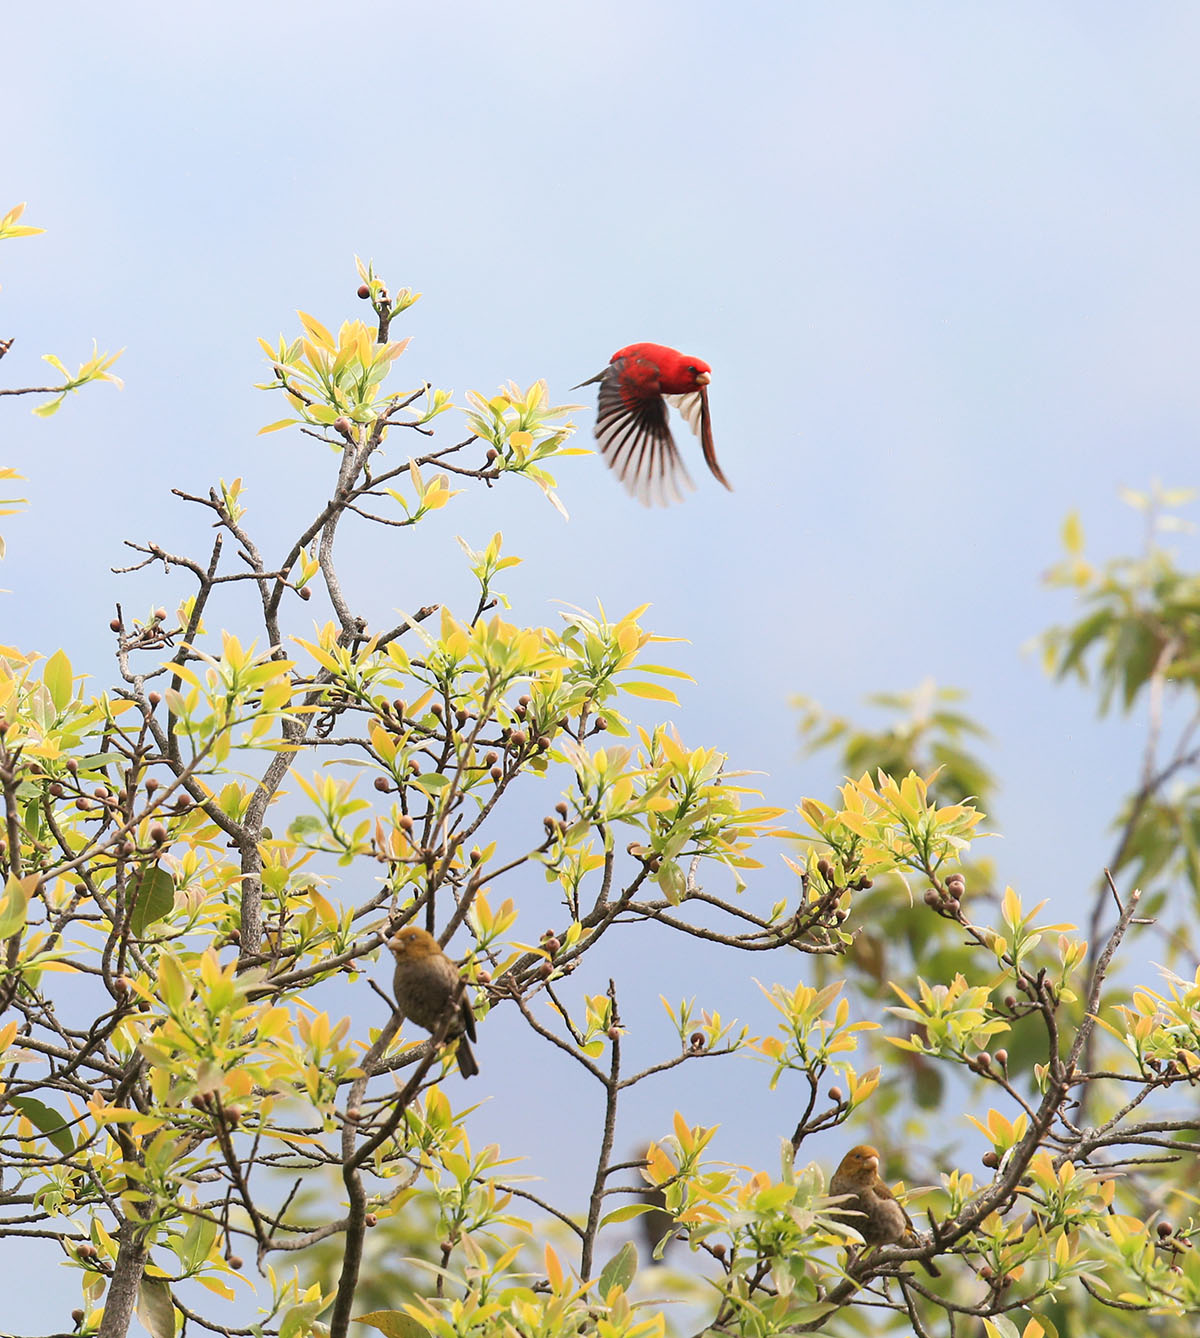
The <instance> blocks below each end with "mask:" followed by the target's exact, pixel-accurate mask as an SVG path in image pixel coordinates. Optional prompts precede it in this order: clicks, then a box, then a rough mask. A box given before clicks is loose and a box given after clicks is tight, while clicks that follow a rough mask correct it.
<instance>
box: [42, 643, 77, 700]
mask: <svg viewBox="0 0 1200 1338" xmlns="http://www.w3.org/2000/svg"><path fill="white" fill-rule="evenodd" d="M42 682H43V683H45V685H46V689H47V691H48V692H49V693H50V700H51V701H52V702H53V703H54V709H55V710H56V711H62V710H65V709H66V707H68V706H69V705H70V704H71V698H72V697H73V696H74V682H73V680H72V677H71V661H70V660H68V659H67V657H66V656H65V655H64V654H63V652H62V651H61V650H56V651H55V652H54V654H53V655H51V656H50V658H49V659H48V660H47V661H46V667H45V668H44V669H43V670H42Z"/></svg>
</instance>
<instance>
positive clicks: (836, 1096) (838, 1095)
mask: <svg viewBox="0 0 1200 1338" xmlns="http://www.w3.org/2000/svg"><path fill="white" fill-rule="evenodd" d="M829 1099H830V1101H836V1102H837V1104H838V1105H839V1106H840V1105H841V1104H842V1100H843V1097H842V1089H841V1088H840V1087H831V1088H830V1089H829Z"/></svg>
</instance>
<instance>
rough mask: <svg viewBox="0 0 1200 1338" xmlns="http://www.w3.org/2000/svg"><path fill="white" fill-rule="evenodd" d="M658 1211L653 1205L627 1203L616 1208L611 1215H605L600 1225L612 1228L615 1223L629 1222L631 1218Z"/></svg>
mask: <svg viewBox="0 0 1200 1338" xmlns="http://www.w3.org/2000/svg"><path fill="white" fill-rule="evenodd" d="M657 1211H658V1209H657V1208H656V1207H655V1205H654V1204H653V1203H626V1204H624V1205H623V1206H622V1207H620V1208H614V1209H613V1210H612V1212H611V1213H605V1214H604V1217H603V1220H602V1221H601V1223H600V1225H601V1226H602V1227H606V1226H612V1225H613V1224H614V1223H615V1222H628V1221H629V1220H630V1219H631V1218H634V1217H641V1216H642V1215H643V1214H644V1213H653V1212H657Z"/></svg>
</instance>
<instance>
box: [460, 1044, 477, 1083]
mask: <svg viewBox="0 0 1200 1338" xmlns="http://www.w3.org/2000/svg"><path fill="white" fill-rule="evenodd" d="M456 1058H457V1059H458V1071H459V1073H461V1074H462V1076H463V1077H464V1078H473V1077H474V1076H475V1075H476V1074H477V1073H478V1072H479V1065H478V1064H477V1063H476V1062H475V1052H474V1051H473V1050H472V1049H471V1045H470V1042H469V1041H468V1040H467V1038H466V1037H465V1036H460V1037H459V1038H458V1054H457V1056H456Z"/></svg>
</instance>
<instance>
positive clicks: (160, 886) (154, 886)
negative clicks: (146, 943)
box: [130, 864, 175, 938]
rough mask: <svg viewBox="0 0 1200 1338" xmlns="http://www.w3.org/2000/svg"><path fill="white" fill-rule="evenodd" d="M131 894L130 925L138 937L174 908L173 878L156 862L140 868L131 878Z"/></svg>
mask: <svg viewBox="0 0 1200 1338" xmlns="http://www.w3.org/2000/svg"><path fill="white" fill-rule="evenodd" d="M131 894H132V896H133V915H132V917H131V918H130V926H131V927H132V929H133V932H134V933H135V934H136V935H137V937H138V938H141V937H142V936H143V935H144V934H145V932H146V930H147V929H149V928H150V926H151V925H152V924H155V923H156V922H157V921H159V920H161V919H162V918H163V916H165V915H170V913H171V911H172V910H174V908H175V880H174V879H173V878H172V877H171V875H170V874H169V873H168V872H167V871H166V869H161V868H159V866H158V865H157V864H155V865H152V866H150V867H149V868H143V869H142V871H141V872H140V873H139V874H138V875H137V877H136V878H135V879H134V880H133V883H132V888H131Z"/></svg>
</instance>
